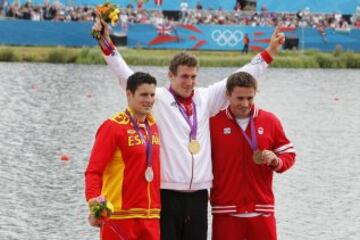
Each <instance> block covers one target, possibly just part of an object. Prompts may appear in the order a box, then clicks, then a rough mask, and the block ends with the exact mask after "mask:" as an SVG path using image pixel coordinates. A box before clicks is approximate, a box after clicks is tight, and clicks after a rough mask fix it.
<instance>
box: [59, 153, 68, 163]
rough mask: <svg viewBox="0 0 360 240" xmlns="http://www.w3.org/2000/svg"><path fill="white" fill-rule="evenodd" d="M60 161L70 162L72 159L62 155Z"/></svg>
mask: <svg viewBox="0 0 360 240" xmlns="http://www.w3.org/2000/svg"><path fill="white" fill-rule="evenodd" d="M60 160H61V161H69V160H70V158H69V156H68V155H66V154H63V155H61V157H60Z"/></svg>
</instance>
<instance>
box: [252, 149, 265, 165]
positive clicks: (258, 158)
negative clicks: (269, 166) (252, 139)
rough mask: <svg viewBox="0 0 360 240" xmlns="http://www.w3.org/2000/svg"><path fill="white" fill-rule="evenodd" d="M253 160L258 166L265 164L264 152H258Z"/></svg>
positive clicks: (255, 152) (254, 154)
mask: <svg viewBox="0 0 360 240" xmlns="http://www.w3.org/2000/svg"><path fill="white" fill-rule="evenodd" d="M253 160H254V162H255V163H256V164H263V160H262V151H261V150H256V151H254V153H253Z"/></svg>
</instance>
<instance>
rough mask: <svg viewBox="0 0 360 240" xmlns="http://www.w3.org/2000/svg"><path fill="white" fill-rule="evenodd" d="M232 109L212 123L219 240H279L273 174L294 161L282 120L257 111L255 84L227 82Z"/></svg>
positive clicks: (238, 77) (244, 79)
mask: <svg viewBox="0 0 360 240" xmlns="http://www.w3.org/2000/svg"><path fill="white" fill-rule="evenodd" d="M226 89H227V98H228V100H229V104H230V105H229V107H228V108H227V109H225V110H223V111H221V112H219V113H218V114H217V115H216V116H214V117H212V118H211V119H210V129H211V144H212V161H213V173H214V181H213V188H212V189H211V205H212V214H213V216H214V218H213V231H212V233H213V239H214V240H219V239H221V240H232V239H234V240H235V239H236V240H243V239H246V240H275V239H277V236H276V223H275V217H274V205H275V198H274V193H273V190H272V182H273V173H274V172H278V173H281V172H284V171H286V170H288V169H289V168H290V167H291V166H292V165H293V164H294V161H295V151H294V148H293V145H292V143H291V142H290V141H289V140H288V139H287V137H286V136H285V133H284V130H283V128H282V125H281V123H280V121H279V119H278V118H277V117H276V116H275V115H274V114H272V113H270V112H267V111H264V110H262V109H257V108H256V107H255V106H254V104H253V102H254V97H255V94H256V90H257V82H256V80H255V78H254V77H253V76H252V75H250V74H249V73H246V72H238V73H234V74H233V75H231V76H230V77H229V78H228V81H227V85H226Z"/></svg>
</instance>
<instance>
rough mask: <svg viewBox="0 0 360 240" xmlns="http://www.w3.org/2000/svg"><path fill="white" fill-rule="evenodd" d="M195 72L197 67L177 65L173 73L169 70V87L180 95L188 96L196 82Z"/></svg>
mask: <svg viewBox="0 0 360 240" xmlns="http://www.w3.org/2000/svg"><path fill="white" fill-rule="evenodd" d="M197 72H198V68H197V67H191V66H186V65H180V66H178V67H177V70H176V72H175V73H172V72H169V78H170V86H171V88H172V89H173V90H174V91H175V93H176V94H177V95H179V96H181V97H184V98H187V97H190V96H191V94H192V92H193V90H194V87H195V84H196V77H197Z"/></svg>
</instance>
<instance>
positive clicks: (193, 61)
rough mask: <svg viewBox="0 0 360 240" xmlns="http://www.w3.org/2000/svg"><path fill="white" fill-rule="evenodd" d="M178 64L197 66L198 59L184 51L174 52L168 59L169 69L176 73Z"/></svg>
mask: <svg viewBox="0 0 360 240" xmlns="http://www.w3.org/2000/svg"><path fill="white" fill-rule="evenodd" d="M179 66H188V67H197V68H198V67H199V61H198V59H197V58H196V57H195V56H193V55H190V54H188V53H185V52H181V53H178V54H176V55H175V56H174V57H173V58H172V59H171V61H170V65H169V71H170V72H171V73H173V74H176V72H177V69H178V67H179Z"/></svg>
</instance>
